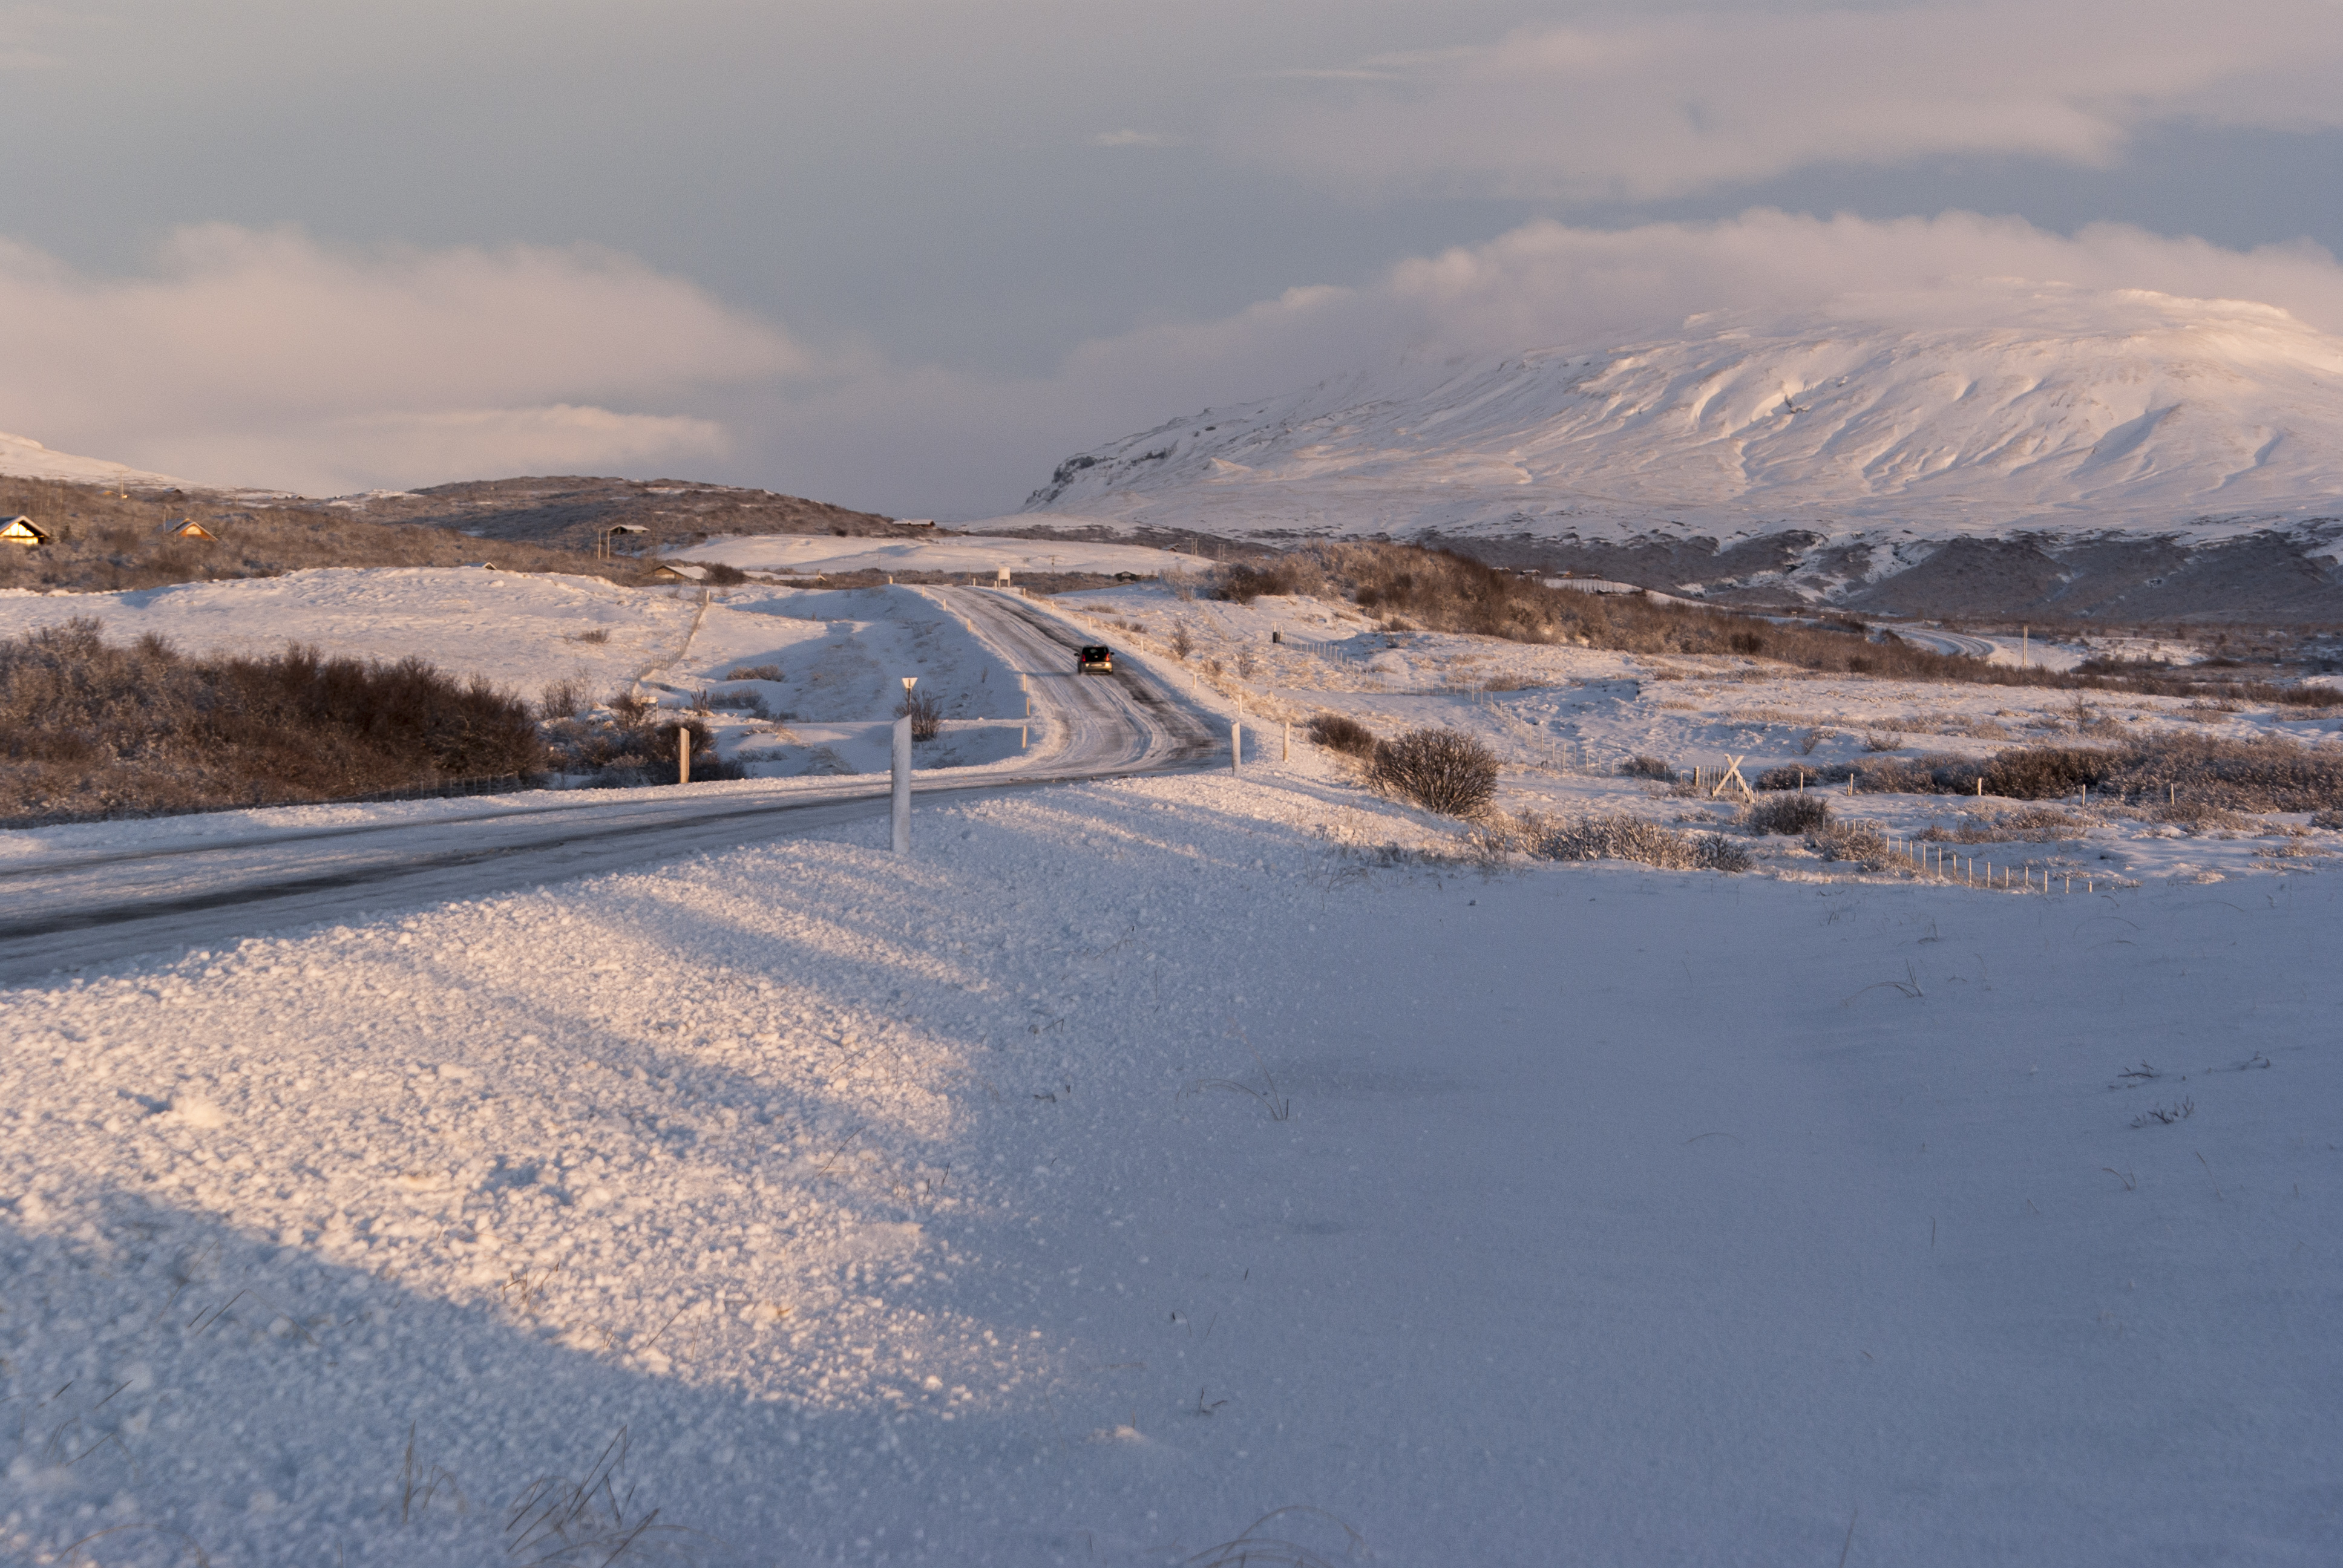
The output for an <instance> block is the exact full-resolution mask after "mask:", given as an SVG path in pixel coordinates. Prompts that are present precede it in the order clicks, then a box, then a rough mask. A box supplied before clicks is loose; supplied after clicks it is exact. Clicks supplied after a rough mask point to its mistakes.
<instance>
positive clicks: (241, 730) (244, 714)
mask: <svg viewBox="0 0 2343 1568" xmlns="http://www.w3.org/2000/svg"><path fill="white" fill-rule="evenodd" d="M545 766H546V753H545V748H544V745H543V743H542V742H541V741H540V740H539V739H538V730H537V723H536V720H535V719H534V718H533V716H532V715H531V713H530V711H529V706H528V703H526V702H524V701H522V700H521V699H519V698H517V697H515V696H513V695H512V694H511V693H509V692H507V691H504V690H502V689H499V688H498V687H495V686H492V685H490V684H489V683H488V682H487V681H485V680H481V679H478V678H474V679H470V680H463V679H459V678H457V677H454V676H451V675H447V674H445V673H443V672H442V671H440V670H438V669H436V668H433V667H432V666H430V665H428V664H427V663H425V662H424V661H423V660H421V659H419V658H408V659H402V660H400V661H398V662H397V663H396V664H392V663H386V662H384V661H382V660H379V659H376V660H360V659H355V658H324V657H323V656H321V655H320V654H319V653H318V652H317V649H315V648H303V647H300V646H298V645H294V646H288V647H287V648H286V650H285V651H284V652H283V653H280V654H276V655H273V656H271V657H269V658H229V657H224V656H214V657H208V658H191V657H188V656H186V655H182V654H180V653H178V652H177V651H176V650H175V649H173V648H172V647H171V646H170V645H169V644H168V643H166V642H165V641H163V640H162V639H161V638H155V637H146V638H140V639H139V640H138V641H137V642H136V643H135V644H133V645H131V646H129V647H121V646H117V645H114V644H109V643H107V642H106V641H105V640H104V638H103V637H102V635H101V628H100V625H99V623H98V622H97V621H96V620H95V619H91V618H76V619H74V620H69V621H66V622H65V624H63V625H62V626H56V627H50V628H45V629H44V630H40V631H35V632H33V633H30V634H28V635H27V636H25V637H22V638H0V786H5V789H6V791H7V797H8V799H9V800H10V801H11V802H12V808H11V809H10V810H9V812H8V816H7V820H9V821H10V822H12V823H14V824H18V825H22V824H25V823H30V822H39V821H58V820H65V819H75V818H104V817H116V816H144V815H149V814H154V813H158V812H168V811H196V810H206V809H217V808H223V807H244V806H274V805H289V804H295V803H298V802H303V801H312V800H332V799H348V798H350V797H353V796H360V795H371V794H382V793H388V792H392V791H397V790H405V789H434V788H439V787H446V786H454V785H458V784H461V783H464V782H467V781H478V780H483V779H518V778H523V777H527V776H529V775H533V774H537V773H541V772H543V771H544V769H545Z"/></svg>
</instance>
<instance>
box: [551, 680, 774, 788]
mask: <svg viewBox="0 0 2343 1568" xmlns="http://www.w3.org/2000/svg"><path fill="white" fill-rule="evenodd" d="M679 730H689V732H690V734H691V778H692V781H693V782H694V783H699V782H703V781H705V780H707V779H739V778H744V777H746V776H747V775H746V770H745V769H742V768H741V767H740V765H739V764H738V763H736V762H726V761H724V760H722V759H719V757H718V756H717V755H716V740H715V737H714V736H712V735H710V734H709V729H708V726H707V724H706V723H705V722H704V721H703V720H701V719H697V718H693V717H690V716H689V715H686V714H683V713H680V712H678V711H677V710H676V709H659V708H653V707H652V706H651V705H650V704H649V703H647V702H642V701H639V700H633V699H628V700H627V701H626V702H625V704H624V706H623V707H621V706H620V705H619V704H617V703H613V704H612V705H611V706H610V707H609V708H608V709H606V710H604V711H602V712H598V713H595V714H592V715H589V716H587V717H584V718H578V719H558V720H556V721H555V722H553V723H551V724H548V725H547V726H546V727H545V741H546V745H547V747H548V749H549V750H550V751H551V753H552V756H553V759H554V761H555V764H556V766H557V767H558V768H559V769H560V770H561V771H562V772H564V773H568V774H573V775H576V774H582V775H585V776H586V779H587V780H588V785H589V787H591V788H596V789H622V788H632V787H635V786H639V785H644V784H672V783H674V782H675V781H676V774H677V772H678V769H677V767H676V762H677V755H676V751H677V748H676V733H677V731H679Z"/></svg>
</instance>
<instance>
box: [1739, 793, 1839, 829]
mask: <svg viewBox="0 0 2343 1568" xmlns="http://www.w3.org/2000/svg"><path fill="white" fill-rule="evenodd" d="M1830 819H1831V809H1830V802H1829V801H1828V800H1825V799H1823V798H1822V797H1821V796H1819V795H1777V796H1775V798H1774V799H1771V800H1761V801H1759V802H1758V803H1757V804H1756V805H1755V806H1752V807H1750V808H1749V809H1748V811H1747V813H1746V815H1745V817H1744V820H1745V822H1746V823H1747V824H1748V827H1749V830H1750V831H1751V832H1753V833H1780V834H1784V835H1786V836H1789V837H1793V838H1795V837H1796V836H1797V835H1799V834H1801V833H1812V832H1815V831H1816V830H1817V829H1821V828H1823V827H1825V826H1826V825H1827V824H1828V823H1829V821H1830Z"/></svg>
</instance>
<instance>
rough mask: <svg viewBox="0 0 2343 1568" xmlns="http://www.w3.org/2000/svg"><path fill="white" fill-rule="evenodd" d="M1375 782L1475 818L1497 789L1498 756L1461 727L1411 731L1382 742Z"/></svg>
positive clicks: (1456, 814)
mask: <svg viewBox="0 0 2343 1568" xmlns="http://www.w3.org/2000/svg"><path fill="white" fill-rule="evenodd" d="M1373 778H1374V781H1375V782H1376V783H1377V784H1378V785H1381V786H1382V787H1383V789H1388V790H1390V791H1391V792H1392V793H1393V794H1395V795H1400V796H1403V797H1404V798H1406V799H1410V800H1413V801H1414V802H1415V803H1416V804H1417V805H1419V806H1421V807H1423V808H1424V809H1426V810H1428V811H1440V812H1444V813H1446V814H1447V815H1449V816H1452V817H1473V816H1477V815H1479V814H1480V813H1481V812H1482V811H1483V810H1484V809H1487V807H1488V804H1489V802H1490V800H1492V799H1494V798H1495V796H1496V793H1497V758H1496V754H1495V753H1494V752H1493V751H1491V750H1490V749H1489V748H1488V747H1487V746H1486V745H1485V744H1483V742H1482V740H1481V739H1480V738H1479V737H1478V736H1474V735H1468V734H1466V733H1465V732H1464V731H1463V730H1461V729H1440V728H1431V729H1411V730H1409V731H1407V732H1406V733H1405V734H1403V735H1401V736H1399V737H1397V738H1396V739H1391V740H1384V741H1379V742H1377V743H1376V746H1375V749H1374V760H1373Z"/></svg>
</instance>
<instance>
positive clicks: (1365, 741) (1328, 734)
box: [1309, 713, 1375, 759]
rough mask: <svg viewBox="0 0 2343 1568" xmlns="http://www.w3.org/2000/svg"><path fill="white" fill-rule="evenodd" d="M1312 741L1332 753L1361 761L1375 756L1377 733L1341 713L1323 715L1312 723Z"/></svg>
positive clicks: (1310, 729)
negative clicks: (1338, 752)
mask: <svg viewBox="0 0 2343 1568" xmlns="http://www.w3.org/2000/svg"><path fill="white" fill-rule="evenodd" d="M1309 735H1310V739H1312V740H1314V741H1316V742H1317V743H1318V744H1319V745H1321V746H1323V747H1325V748H1326V749H1328V750H1330V751H1341V752H1344V753H1347V754H1348V755H1350V756H1353V757H1357V758H1360V759H1366V758H1371V757H1373V755H1374V754H1375V732H1374V731H1373V730H1372V729H1368V728H1367V727H1366V726H1365V725H1363V724H1362V723H1360V722H1359V721H1358V720H1357V719H1353V718H1350V717H1349V716H1348V715H1346V714H1341V713H1322V714H1320V715H1318V717H1317V718H1315V719H1312V720H1311V721H1310V727H1309Z"/></svg>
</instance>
